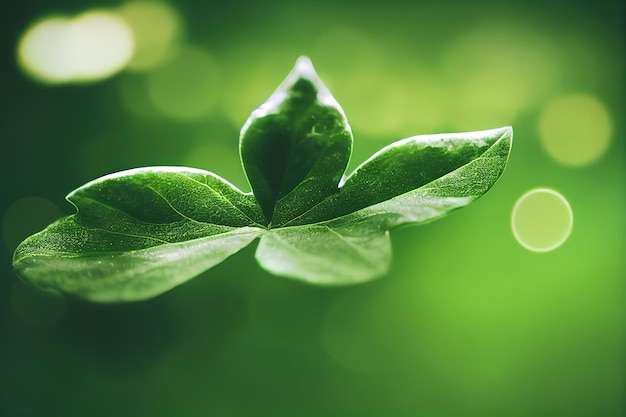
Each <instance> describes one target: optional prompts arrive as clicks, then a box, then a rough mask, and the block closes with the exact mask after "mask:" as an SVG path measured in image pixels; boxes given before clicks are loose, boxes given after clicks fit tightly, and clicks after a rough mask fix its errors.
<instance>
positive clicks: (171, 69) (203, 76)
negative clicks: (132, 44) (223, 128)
mask: <svg viewBox="0 0 626 417" xmlns="http://www.w3.org/2000/svg"><path fill="white" fill-rule="evenodd" d="M147 88H148V94H149V96H150V98H151V100H152V102H153V104H154V105H155V107H156V108H157V109H158V110H159V111H160V112H161V113H162V114H164V115H165V116H168V117H170V118H172V119H175V120H182V121H189V120H196V119H199V118H201V117H204V116H206V115H207V114H209V113H210V112H211V111H213V110H214V108H215V104H216V103H217V98H218V93H219V71H218V65H217V63H216V62H215V59H214V58H213V57H212V56H211V55H210V54H209V53H208V52H207V51H205V50H203V49H201V48H198V47H194V46H184V47H181V48H180V49H178V50H177V51H176V52H174V53H173V55H172V56H171V57H170V59H168V61H167V62H166V63H164V64H163V65H161V66H159V67H158V68H156V69H155V70H153V71H151V72H150V73H148V75H147Z"/></svg>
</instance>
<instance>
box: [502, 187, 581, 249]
mask: <svg viewBox="0 0 626 417" xmlns="http://www.w3.org/2000/svg"><path fill="white" fill-rule="evenodd" d="M573 224H574V215H573V212H572V208H571V206H570V204H569V202H568V201H567V199H565V197H563V195H561V194H560V193H558V192H557V191H554V190H551V189H549V188H536V189H533V190H530V191H528V192H527V193H525V194H524V195H522V196H521V197H520V198H519V199H518V200H517V202H516V203H515V206H514V207H513V213H512V215H511V228H512V230H513V235H514V236H515V239H516V240H517V241H518V242H519V244H520V245H522V246H523V247H524V248H526V249H528V250H530V251H533V252H548V251H551V250H554V249H556V248H558V247H559V246H561V245H562V244H563V243H564V242H565V241H566V240H567V239H568V238H569V236H570V234H571V232H572V227H573Z"/></svg>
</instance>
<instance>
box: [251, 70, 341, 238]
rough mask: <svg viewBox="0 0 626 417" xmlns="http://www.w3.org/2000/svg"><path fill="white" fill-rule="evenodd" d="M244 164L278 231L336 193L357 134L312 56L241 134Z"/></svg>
mask: <svg viewBox="0 0 626 417" xmlns="http://www.w3.org/2000/svg"><path fill="white" fill-rule="evenodd" d="M240 150H241V160H242V162H243V166H244V169H245V171H246V175H247V177H248V181H249V182H250V185H251V187H252V190H253V192H254V195H255V196H256V199H257V201H258V202H259V205H260V206H261V208H262V210H263V213H264V214H265V218H266V219H267V221H268V223H270V224H271V225H272V226H273V227H277V226H281V225H283V224H285V223H287V222H288V221H289V220H291V219H293V218H294V217H296V216H298V215H301V214H302V213H303V212H305V211H307V210H309V209H310V208H311V207H313V206H315V205H316V204H318V203H319V202H320V201H322V200H324V199H325V198H326V197H328V196H329V195H332V194H334V193H336V192H337V185H338V183H339V180H340V179H341V177H342V175H343V173H344V171H345V169H346V166H347V165H348V160H349V159H350V153H351V152H352V133H351V132H350V127H349V126H348V122H347V120H346V116H345V115H344V113H343V110H342V109H341V107H339V104H338V103H337V101H336V100H335V99H334V98H333V96H332V95H331V94H330V92H329V91H328V89H327V88H326V86H324V84H323V83H322V81H321V80H320V79H319V78H318V77H317V74H316V73H315V70H314V69H313V65H312V64H311V61H310V60H309V59H308V58H300V59H299V60H298V62H296V66H295V68H294V69H293V71H291V73H290V74H289V75H288V76H287V78H286V79H285V81H284V82H283V83H282V84H281V85H280V87H278V89H277V90H276V91H275V92H274V94H272V96H271V97H270V98H269V99H268V100H267V101H266V102H265V103H263V104H262V105H261V106H259V107H258V108H257V109H256V110H254V111H253V112H252V114H251V115H250V118H249V119H248V121H247V122H246V124H245V125H244V127H243V129H242V131H241V141H240Z"/></svg>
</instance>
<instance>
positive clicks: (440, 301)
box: [0, 0, 626, 417]
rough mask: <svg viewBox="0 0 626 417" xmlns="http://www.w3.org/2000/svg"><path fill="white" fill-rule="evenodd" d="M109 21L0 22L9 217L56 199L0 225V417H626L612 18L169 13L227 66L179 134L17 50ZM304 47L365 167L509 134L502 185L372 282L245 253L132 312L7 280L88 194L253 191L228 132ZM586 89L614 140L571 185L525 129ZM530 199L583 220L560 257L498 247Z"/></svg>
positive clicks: (405, 10) (445, 7) (9, 16)
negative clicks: (43, 80)
mask: <svg viewBox="0 0 626 417" xmlns="http://www.w3.org/2000/svg"><path fill="white" fill-rule="evenodd" d="M118 4H120V3H117V2H115V3H107V2H105V1H102V2H94V3H90V5H89V6H86V5H85V4H84V2H82V1H78V0H69V1H68V0H64V1H61V2H56V3H55V6H54V7H55V9H54V10H52V9H50V6H49V5H47V4H46V3H43V2H20V3H12V4H7V5H4V6H3V9H4V11H3V12H2V13H1V14H0V16H2V17H1V23H0V27H1V28H2V33H3V36H2V37H0V42H1V48H2V49H1V51H2V58H1V59H2V61H1V70H2V94H1V100H2V101H1V103H2V109H1V110H2V111H1V113H0V114H1V117H2V125H3V129H2V134H1V140H2V152H1V155H0V158H1V164H0V170H2V172H1V176H0V178H1V187H2V188H1V194H0V195H1V197H0V198H1V200H0V214H2V213H8V211H7V209H8V208H9V207H10V206H12V204H13V203H14V202H16V201H18V200H19V199H22V198H26V197H33V196H35V197H40V198H44V199H46V200H49V201H51V202H52V205H51V204H50V203H49V202H45V201H44V202H41V200H28V201H30V203H33V202H37V201H39V202H40V203H38V204H30V205H29V204H27V205H25V206H21V207H22V208H20V206H18V209H14V210H12V211H13V214H11V216H10V217H8V214H7V215H6V216H5V217H4V221H3V224H2V227H3V230H2V233H3V236H4V247H3V249H2V250H1V251H0V260H1V262H0V273H1V278H2V279H1V280H0V415H2V416H8V417H13V416H15V417H17V416H20V417H22V416H68V417H69V416H120V417H123V416H151V417H161V416H163V417H170V416H171V417H174V416H176V417H186V416H359V417H361V416H415V417H474V416H481V417H489V416H494V417H496V416H503V417H504V416H506V417H517V416H520V417H521V416H530V417H543V416H545V417H548V416H550V417H552V416H554V417H557V416H558V417H560V416H563V417H565V416H581V417H582V416H589V417H592V416H593V417H596V416H616V417H617V416H622V415H624V413H626V394H625V390H626V386H625V372H626V371H625V370H626V364H625V361H624V357H625V355H626V340H625V330H624V329H625V326H626V320H625V298H626V292H625V276H626V270H625V265H624V255H625V253H624V237H625V236H624V230H625V228H624V211H625V208H626V207H625V206H626V202H625V199H624V197H625V191H626V184H625V182H626V176H625V169H624V168H625V163H626V159H625V152H624V139H623V138H624V125H623V114H624V106H623V88H624V84H623V80H624V38H623V36H624V20H623V16H624V10H623V4H622V2H618V1H615V2H611V1H593V2H592V1H587V2H574V4H572V3H571V2H565V1H563V2H543V1H528V2H510V1H503V2H493V3H491V2H473V3H468V2H456V1H451V2H440V3H435V2H418V1H413V2H409V1H406V2H402V1H395V0H389V1H385V2H373V1H365V2H348V1H336V2H331V1H321V2H318V3H316V4H300V3H296V2H287V1H284V2H281V1H272V2H248V3H244V2H237V1H233V2H229V3H227V2H219V3H217V2H216V3H215V4H211V2H201V1H185V2H179V3H177V4H176V7H177V9H178V10H179V12H180V13H181V17H182V18H183V21H184V22H185V32H186V35H185V38H184V40H185V42H188V43H191V44H193V45H196V46H198V47H201V48H203V49H205V50H206V51H208V52H209V53H210V54H211V56H212V57H213V59H214V63H215V64H216V67H217V68H218V69H219V75H217V77H218V78H217V80H218V81H219V82H217V84H216V91H215V98H214V100H215V106H216V108H215V110H214V111H213V112H211V113H210V114H208V115H207V116H206V117H203V118H201V119H198V120H195V121H191V122H181V121H173V120H171V119H168V118H167V117H165V116H163V115H161V114H160V113H159V112H158V111H157V110H156V109H155V108H154V107H153V106H151V102H150V101H149V100H148V98H147V95H146V94H145V91H144V90H143V88H144V85H145V84H144V83H145V82H146V77H147V75H144V74H130V73H121V74H119V75H118V76H115V77H113V78H111V79H108V80H105V81H102V82H99V83H94V84H84V85H71V86H61V87H49V86H43V85H40V84H37V83H35V82H33V81H31V80H29V79H28V78H26V77H25V76H23V75H22V73H21V72H20V70H19V69H18V67H17V65H16V63H15V47H16V43H17V39H18V37H19V35H20V33H21V32H22V31H23V30H24V29H25V28H26V27H27V26H28V25H29V24H30V23H31V22H32V21H33V20H34V19H36V18H38V17H40V16H42V15H44V14H46V13H49V12H53V11H60V12H66V13H76V12H81V11H84V10H86V9H87V7H95V6H108V7H115V6H117V5H118ZM337 39H342V42H341V43H337ZM303 54H306V55H309V56H310V57H311V58H312V60H313V62H314V64H315V65H316V67H317V69H318V72H319V73H320V76H321V77H322V79H323V80H324V81H325V82H326V83H327V85H328V86H329V88H330V89H331V91H332V92H333V93H334V95H335V97H336V98H337V100H338V101H339V102H340V103H341V104H342V105H343V107H344V110H345V112H346V113H347V115H348V118H349V120H350V121H351V123H352V127H353V131H354V135H355V142H356V144H355V149H354V153H353V159H352V162H351V166H355V165H356V164H358V163H360V162H361V161H363V160H364V159H365V158H366V157H367V156H369V155H370V154H371V153H373V152H374V151H376V150H377V149H379V148H380V147H382V146H384V145H386V144H388V143H390V142H392V141H394V140H397V139H401V138H404V137H407V136H411V135H415V134H420V133H437V132H445V131H469V130H477V129H486V128H492V127H499V126H505V125H513V127H514V130H515V140H514V146H513V152H512V155H511V159H510V163H509V166H508V167H507V170H506V171H505V174H504V176H503V178H502V179H501V180H500V182H498V184H496V186H495V187H494V188H493V189H492V190H491V191H490V192H489V193H488V194H487V195H486V196H485V197H483V198H481V199H480V200H478V201H477V202H476V203H474V204H473V205H472V206H470V207H468V208H466V209H463V210H461V211H458V212H455V213H453V214H452V215H450V216H449V217H447V218H445V219H442V220H440V221H437V222H435V223H432V224H429V225H427V226H424V227H413V228H411V227H407V228H403V229H399V230H396V231H394V232H392V239H393V245H394V259H393V266H392V270H391V272H390V273H389V274H388V276H386V277H384V278H383V279H381V280H378V281H375V282H372V283H368V284H365V285H360V286H355V287H346V288H334V289H333V288H317V287H312V286H307V285H305V284H301V283H298V282H294V281H290V280H287V279H284V278H278V277H274V276H271V275H269V274H268V273H266V272H264V271H262V270H260V269H259V268H258V267H257V265H256V263H255V261H254V259H253V253H254V252H253V250H254V248H253V247H251V248H248V249H246V250H244V251H243V252H242V253H240V254H238V256H235V257H233V258H231V259H229V260H227V261H226V262H225V263H223V264H222V265H220V266H218V267H216V268H214V269H213V270H211V271H209V272H207V273H205V274H203V275H202V276H200V277H198V278H197V279H195V280H192V281H191V282H189V283H187V284H185V285H183V286H181V287H179V288H177V289H174V290H173V291H171V292H169V293H167V294H164V295H162V296H160V297H157V298H156V299H153V300H150V301H146V302H140V303H134V304H123V305H96V304H88V303H85V302H81V301H77V300H65V301H64V300H62V299H58V298H55V297H53V296H50V295H46V294H42V293H40V292H38V291H36V290H34V289H32V288H30V287H29V286H28V285H26V284H24V283H21V282H20V281H19V280H18V279H17V277H16V276H15V274H14V273H13V272H12V270H11V266H10V262H11V253H12V250H13V249H14V246H15V245H16V244H17V242H18V241H19V240H20V239H22V238H24V237H26V236H27V235H28V234H30V233H33V232H35V231H37V230H39V229H41V228H43V227H44V226H45V225H46V224H47V223H48V222H49V221H50V220H52V218H53V217H54V216H55V215H56V214H55V213H56V211H55V208H54V205H56V206H58V207H59V208H60V209H61V210H62V212H64V213H65V214H69V213H71V212H72V208H71V207H70V206H69V204H67V203H65V202H64V201H63V196H64V195H65V194H67V193H68V192H69V191H71V190H72V189H74V188H76V187H77V186H79V185H81V184H83V183H85V182H87V181H89V180H91V179H94V178H96V177H98V176H101V175H104V174H107V173H110V172H114V171H117V170H122V169H127V168H133V167H139V166H148V165H191V166H195V167H198V168H204V169H208V170H211V171H214V172H216V173H218V174H220V175H223V176H224V177H226V178H227V179H229V180H230V181H232V182H234V183H235V184H237V185H239V186H241V187H244V188H247V186H246V181H245V177H244V176H243V172H242V171H241V168H240V164H239V157H238V151H237V140H238V130H239V128H240V126H241V125H242V124H243V122H244V121H245V118H246V117H247V115H248V113H249V112H250V111H251V110H252V109H253V108H254V107H255V106H257V105H258V104H259V103H260V102H261V101H262V100H264V99H265V98H266V97H267V96H269V94H270V93H271V92H272V91H273V89H274V88H275V87H276V86H277V85H278V83H279V82H280V81H281V80H282V79H283V78H284V76H285V75H286V74H287V72H288V71H289V69H290V68H291V66H292V65H293V63H294V62H295V59H296V58H297V57H298V56H299V55H303ZM185 82H186V80H185V79H181V80H180V83H181V86H183V85H184V83H185ZM181 88H182V87H181ZM128 89H131V90H128ZM129 91H130V92H129ZM574 92H582V93H587V94H591V95H593V96H594V97H596V98H597V99H598V100H600V101H601V102H603V103H604V104H605V105H606V106H607V109H608V111H609V114H610V116H611V118H612V120H613V123H614V133H613V135H612V143H611V145H610V148H609V150H608V151H607V152H606V153H605V154H604V155H603V156H602V157H601V159H599V160H598V161H596V162H595V163H594V164H591V165H587V166H584V167H579V168H573V167H566V166H563V165H560V164H558V163H557V162H556V161H554V160H553V159H551V158H550V157H549V156H548V155H547V154H546V153H545V152H544V151H543V149H542V147H541V144H540V142H539V138H538V134H537V131H538V129H537V121H538V118H539V115H540V114H541V111H542V109H543V108H545V106H546V105H547V104H548V103H549V102H550V100H552V99H554V98H556V97H559V96H560V95H563V94H568V93H574ZM128 96H130V97H131V98H132V99H133V102H135V103H139V105H140V106H143V107H142V108H141V109H140V112H139V113H138V112H136V111H132V110H131V109H129V108H128V106H127V105H126V104H125V103H126V101H124V98H123V97H126V98H128ZM142 100H143V101H142ZM580 116H584V115H580ZM576 117H578V116H577V115H575V114H573V115H572V118H576ZM534 187H550V188H554V189H556V190H558V191H559V192H561V193H562V194H563V195H564V196H565V197H566V198H567V199H568V200H569V201H570V203H571V205H572V209H573V212H574V229H573V233H572V235H571V237H570V238H569V240H568V241H567V242H565V244H564V245H563V246H562V247H560V248H559V249H557V250H556V251H553V252H548V253H542V254H538V253H532V252H529V251H527V250H525V249H524V248H522V247H521V246H520V245H519V244H518V243H517V242H516V241H515V239H514V237H513V235H512V233H511V230H510V225H509V221H510V213H511V210H512V208H513V204H514V203H515V201H516V200H517V198H518V197H519V196H520V195H522V194H523V193H524V192H526V191H528V190H529V189H531V188H534ZM13 207H14V208H15V206H13ZM27 207H34V209H31V210H27V209H26V208H27ZM16 212H17V213H18V214H19V215H16V214H15V213H16ZM7 219H8V220H7Z"/></svg>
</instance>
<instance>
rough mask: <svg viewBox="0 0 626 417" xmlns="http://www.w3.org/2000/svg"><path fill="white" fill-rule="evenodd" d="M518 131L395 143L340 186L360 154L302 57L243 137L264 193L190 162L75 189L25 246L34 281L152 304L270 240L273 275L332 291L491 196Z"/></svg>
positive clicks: (91, 296)
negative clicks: (424, 227)
mask: <svg viewBox="0 0 626 417" xmlns="http://www.w3.org/2000/svg"><path fill="white" fill-rule="evenodd" d="M512 134H513V132H512V129H511V128H510V127H505V128H500V129H492V130H486V131H481V132H471V133H457V134H441V135H423V136H415V137H412V138H407V139H403V140H400V141H398V142H395V143H393V144H391V145H389V146H387V147H385V148H383V149H382V150H380V151H379V152H377V153H376V154H374V155H373V156H372V157H371V158H369V159H368V160H367V161H365V162H364V163H363V164H361V165H360V166H359V167H358V168H357V169H356V170H355V171H354V172H353V173H352V174H351V175H349V176H348V177H346V178H345V181H343V185H342V186H341V187H339V182H340V180H341V178H342V177H343V176H344V171H345V168H346V166H347V164H348V160H349V158H350V153H351V149H352V134H351V132H350V127H349V125H348V123H347V120H346V117H345V115H344V113H343V111H342V110H341V107H339V105H338V104H337V102H336V101H335V99H334V98H333V97H332V95H331V94H330V92H329V91H328V89H327V88H326V87H325V86H324V84H323V83H322V82H321V81H320V80H319V78H318V77H317V75H316V73H315V71H314V69H313V66H312V65H311V62H310V61H309V60H308V59H307V58H300V59H299V60H298V62H297V63H296V66H295V68H294V70H293V71H292V72H291V73H290V74H289V75H288V77H287V78H286V80H285V81H284V82H283V83H282V84H281V86H280V87H279V88H278V89H277V90H276V92H274V94H273V95H272V96H271V97H270V98H269V99H268V100H267V101H266V102H265V103H263V104H262V105H261V106H260V107H259V108H257V109H256V110H255V111H254V112H253V113H252V115H251V116H250V118H249V119H248V121H247V122H246V124H245V125H244V127H243V129H242V132H241V138H240V151H241V159H242V163H243V167H244V169H245V171H246V175H247V177H248V180H249V182H250V185H251V187H252V190H253V193H254V194H253V193H247V194H246V193H243V192H241V191H240V190H238V189H237V188H236V187H234V186H233V185H232V184H230V183H228V182H227V181H225V180H224V179H222V178H220V177H218V176H217V175H215V174H212V173H210V172H206V171H201V170H197V169H193V168H183V167H152V168H142V169H134V170H130V171H123V172H120V173H117V174H112V175H108V176H105V177H103V178H100V179H98V180H95V181H92V182H90V183H88V184H86V185H84V186H83V187H80V188H78V189H77V190H75V191H73V192H72V193H70V195H69V196H68V197H67V198H68V200H69V201H70V202H71V203H72V204H73V205H74V206H75V207H76V209H77V213H76V214H74V215H72V216H69V217H65V218H63V219H60V220H58V221H56V222H55V223H53V224H51V225H50V226H48V227H47V228H46V229H44V230H43V231H41V232H39V233H37V234H35V235H33V236H31V237H29V238H28V239H26V240H25V241H24V242H22V243H21V244H20V245H19V246H18V248H17V249H16V251H15V254H14V259H13V265H14V267H15V269H16V271H17V272H18V273H19V274H20V275H21V276H22V277H23V278H25V279H26V280H29V281H31V282H33V283H34V284H36V285H38V286H40V287H43V288H51V289H54V290H58V291H61V292H63V293H66V294H71V295H74V296H78V297H82V298H85V299H88V300H92V301H100V302H113V301H133V300H141V299H145V298H150V297H153V296H156V295H158V294H161V293H163V292H165V291H167V290H169V289H171V288H173V287H174V286H176V285H179V284H181V283H183V282H185V281H187V280H189V279H191V278H193V277H195V276H197V275H199V274H200V273H202V272H203V271H205V270H207V269H209V268H211V267H213V266H215V265H217V264H219V263H220V262H222V261H223V260H224V259H226V258H227V257H229V256H231V255H233V254H234V253H236V252H237V251H239V250H240V249H242V248H244V247H245V246H247V245H248V244H250V243H251V242H252V241H254V240H255V239H256V238H257V237H260V238H261V240H260V243H259V246H258V249H257V253H256V258H257V260H258V262H259V263H260V265H261V266H262V267H263V268H265V269H266V270H268V271H270V272H272V273H274V274H277V275H282V276H287V277H292V278H296V279H300V280H304V281H307V282H310V283H315V284H322V285H337V284H351V283H358V282H364V281H367V280H371V279H374V278H376V277H379V276H381V275H383V274H384V273H385V272H386V271H387V270H388V268H389V262H390V259H391V245H390V239H389V232H388V231H389V230H390V229H392V228H394V227H397V226H400V225H403V224H422V223H426V222H430V221H432V220H435V219H437V218H439V217H441V216H444V215H446V214H447V213H449V212H450V211H453V210H455V209H458V208H461V207H464V206H466V205H468V204H470V203H471V202H472V201H474V200H475V199H477V198H478V197H480V196H481V195H483V194H484V193H486V192H487V191H488V190H489V188H491V187H492V186H493V185H494V184H495V182H496V181H497V180H498V178H499V177H500V175H501V174H502V172H503V171H504V168H505V166H506V163H507V160H508V156H509V152H510V149H511V141H512Z"/></svg>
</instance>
